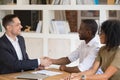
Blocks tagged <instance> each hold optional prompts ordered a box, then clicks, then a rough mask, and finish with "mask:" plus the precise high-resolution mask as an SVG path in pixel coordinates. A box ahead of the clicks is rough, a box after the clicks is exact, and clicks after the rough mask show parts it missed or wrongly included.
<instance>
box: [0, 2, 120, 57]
mask: <svg viewBox="0 0 120 80" xmlns="http://www.w3.org/2000/svg"><path fill="white" fill-rule="evenodd" d="M8 10H11V11H12V10H41V11H42V12H43V16H42V17H43V30H42V31H43V32H42V33H35V32H26V33H25V32H22V34H21V35H23V36H24V37H25V38H30V39H33V40H34V39H40V40H41V44H43V46H42V49H41V52H42V51H43V55H44V56H48V55H49V52H51V51H50V50H49V47H51V46H50V45H49V40H51V39H52V40H53V43H54V40H55V41H56V40H61V41H63V42H64V40H68V41H66V42H70V43H69V44H68V46H67V47H70V49H68V48H65V49H66V50H68V52H69V50H70V52H71V51H73V50H74V49H75V46H76V40H79V36H78V34H77V33H69V34H50V33H49V27H51V20H52V19H54V10H98V11H99V18H97V17H94V19H99V21H100V23H102V22H103V21H105V20H107V19H108V10H120V5H74V4H73V5H20V4H19V5H18V4H17V5H0V12H2V11H3V14H4V11H8ZM0 17H1V15H0ZM81 18H82V17H81ZM84 18H85V17H84ZM92 19H93V18H92ZM2 34H3V33H2V32H1V33H0V35H2ZM31 41H32V40H31ZM36 41H38V42H39V40H36ZM57 43H59V41H58V42H57V41H56V43H54V44H52V41H51V44H52V45H53V46H54V45H55V47H56V44H57ZM28 44H29V43H28ZM36 45H37V44H36ZM36 47H40V45H37V46H35V47H32V48H35V49H36ZM58 47H59V48H63V47H64V45H63V44H61V45H60V46H58ZM30 49H31V48H30ZM31 50H33V53H34V49H31ZM63 51H64V49H63ZM63 51H61V52H59V51H58V53H63V56H64V54H65V53H64V52H63ZM38 52H39V49H38ZM51 54H52V53H51ZM56 54H57V53H56Z"/></svg>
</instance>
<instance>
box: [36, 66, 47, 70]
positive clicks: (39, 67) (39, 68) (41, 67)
mask: <svg viewBox="0 0 120 80" xmlns="http://www.w3.org/2000/svg"><path fill="white" fill-rule="evenodd" d="M37 69H38V70H43V69H45V67H44V66H42V65H39V66H38V68H37Z"/></svg>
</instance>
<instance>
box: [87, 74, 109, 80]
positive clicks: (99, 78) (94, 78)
mask: <svg viewBox="0 0 120 80" xmlns="http://www.w3.org/2000/svg"><path fill="white" fill-rule="evenodd" d="M86 80H108V77H107V75H105V74H98V75H90V76H86Z"/></svg>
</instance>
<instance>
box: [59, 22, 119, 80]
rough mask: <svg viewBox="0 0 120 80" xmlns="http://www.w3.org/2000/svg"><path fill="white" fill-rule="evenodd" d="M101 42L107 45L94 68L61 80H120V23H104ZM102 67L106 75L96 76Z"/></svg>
mask: <svg viewBox="0 0 120 80" xmlns="http://www.w3.org/2000/svg"><path fill="white" fill-rule="evenodd" d="M100 40H101V43H102V44H105V45H104V46H103V47H101V49H100V50H99V54H98V57H97V58H96V60H95V62H94V64H93V67H92V68H91V69H90V70H88V71H85V72H81V73H73V74H71V76H69V77H67V78H65V79H61V80H120V21H119V20H107V21H105V22H103V24H102V26H101V33H100ZM100 67H101V69H102V71H103V72H104V73H103V74H95V73H96V71H97V70H98V69H99V68H100Z"/></svg>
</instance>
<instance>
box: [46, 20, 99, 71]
mask: <svg viewBox="0 0 120 80" xmlns="http://www.w3.org/2000/svg"><path fill="white" fill-rule="evenodd" d="M97 29H98V25H97V23H96V21H95V20H92V19H86V20H82V23H81V25H80V29H79V31H78V33H79V38H80V40H83V41H82V42H81V44H80V45H79V47H78V48H77V49H76V50H75V51H74V52H72V53H71V54H70V55H69V56H67V57H62V58H60V59H51V58H48V57H46V58H48V59H49V60H51V62H52V64H58V65H61V66H60V70H63V71H66V72H70V73H73V72H80V71H86V70H88V69H90V68H91V66H92V64H93V62H94V60H95V58H96V56H97V53H98V51H99V48H100V47H101V44H100V40H99V36H98V35H96V32H97ZM77 59H79V65H77V66H73V67H67V66H66V64H69V63H71V62H73V61H76V60H77Z"/></svg>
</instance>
